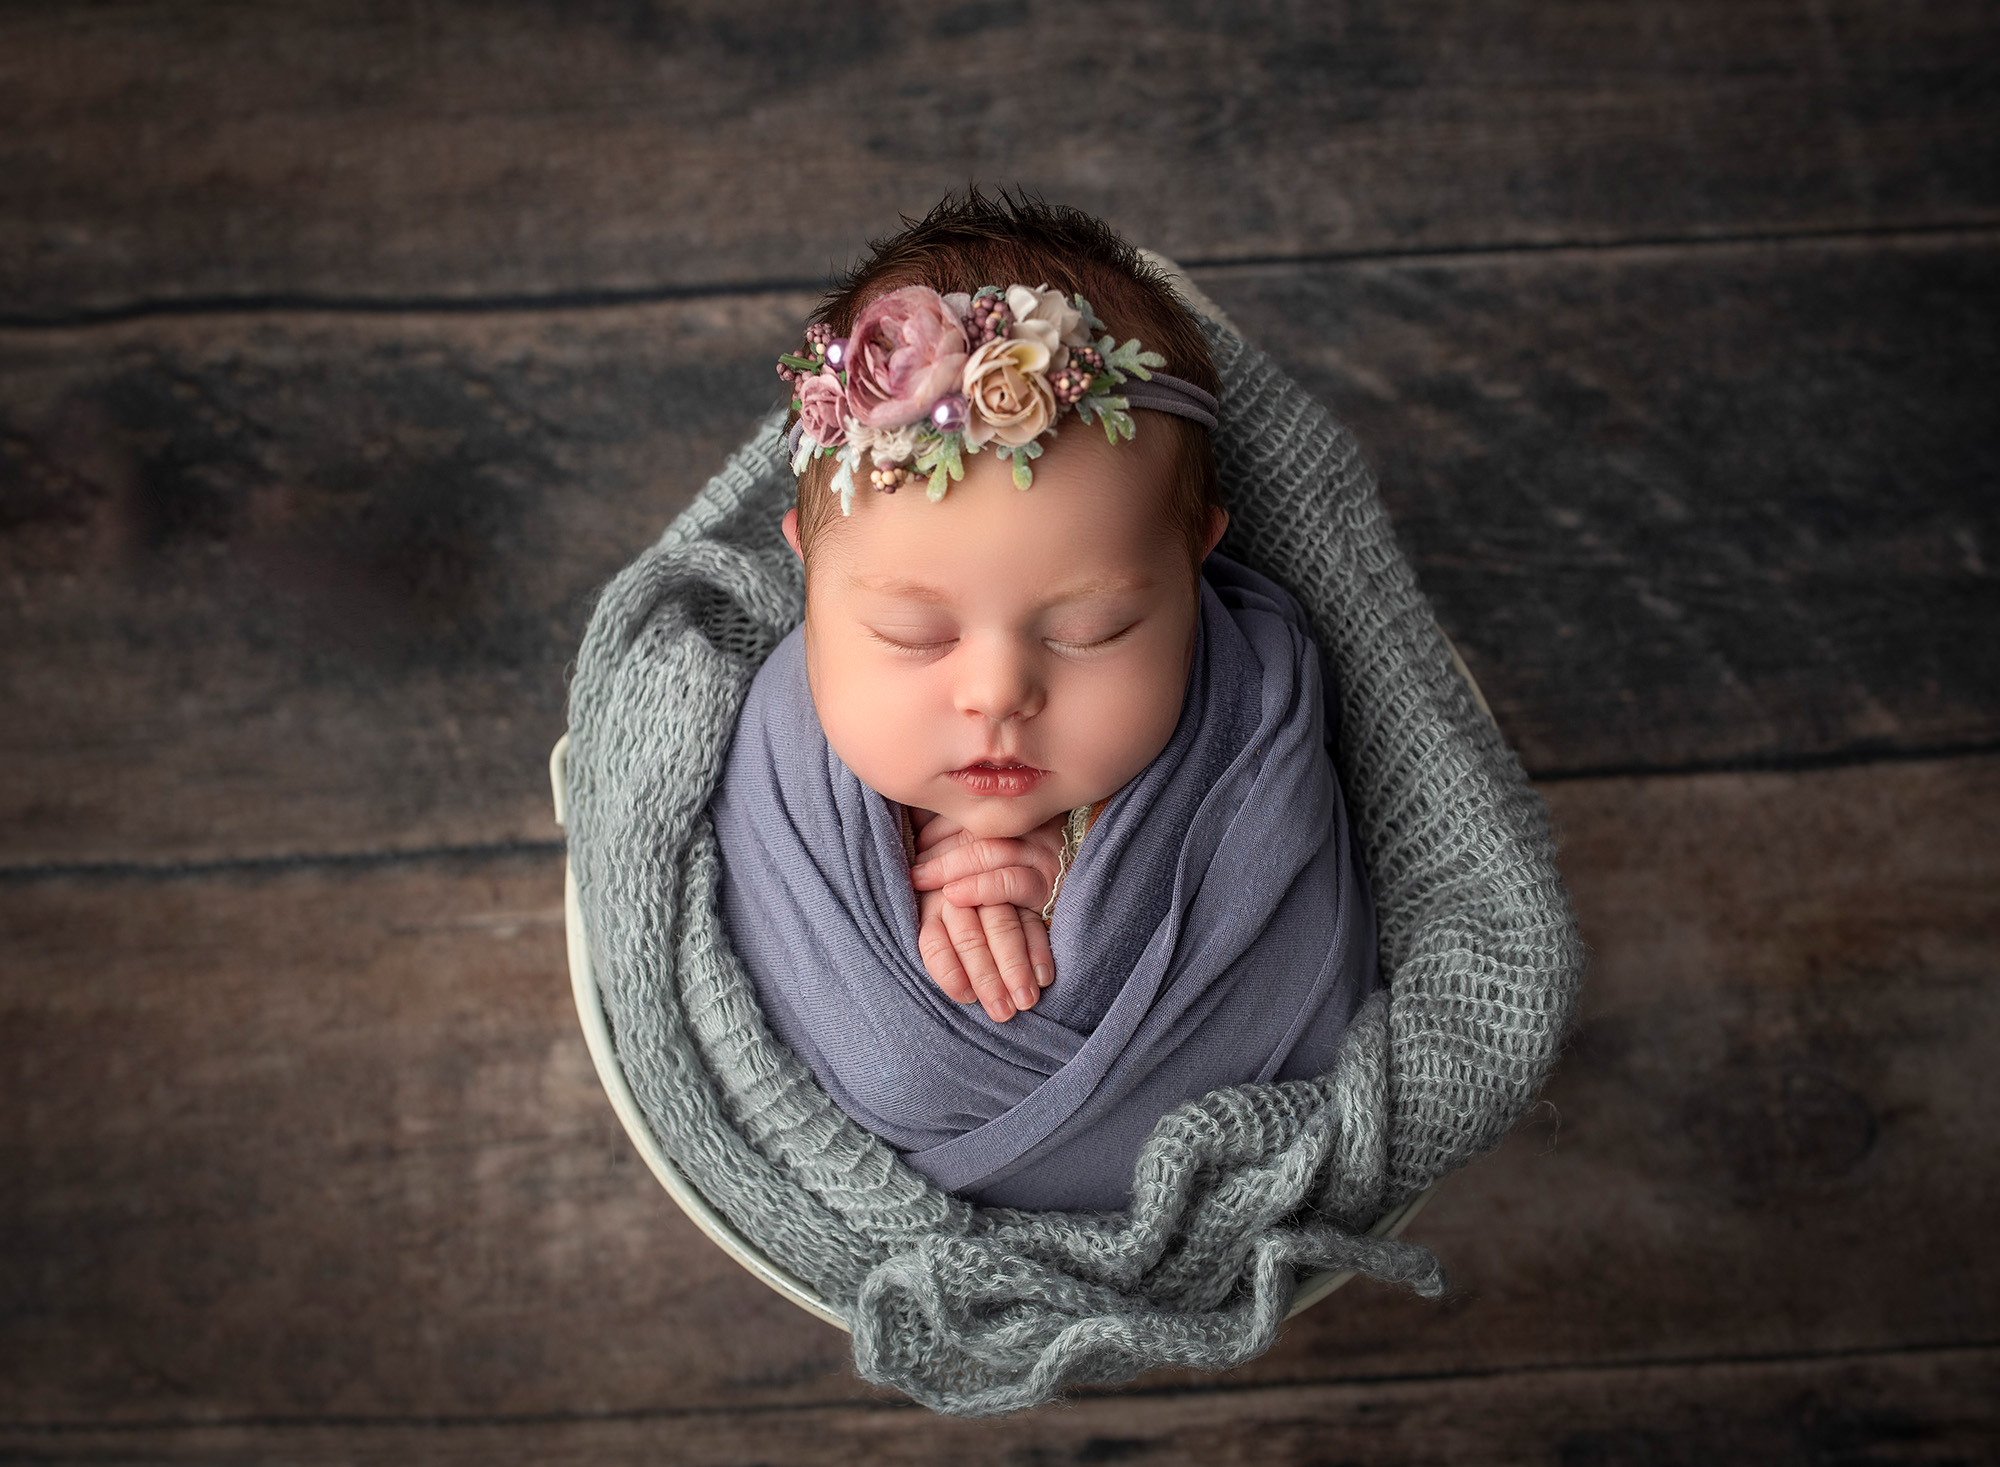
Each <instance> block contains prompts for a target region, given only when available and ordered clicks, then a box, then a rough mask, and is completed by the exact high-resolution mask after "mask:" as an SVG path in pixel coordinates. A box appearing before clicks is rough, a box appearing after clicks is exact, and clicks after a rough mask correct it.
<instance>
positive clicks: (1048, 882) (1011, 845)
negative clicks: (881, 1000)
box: [910, 816, 1062, 1024]
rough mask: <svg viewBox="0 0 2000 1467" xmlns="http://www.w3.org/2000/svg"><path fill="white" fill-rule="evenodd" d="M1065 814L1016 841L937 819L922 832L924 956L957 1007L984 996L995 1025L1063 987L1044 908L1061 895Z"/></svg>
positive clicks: (920, 934)
mask: <svg viewBox="0 0 2000 1467" xmlns="http://www.w3.org/2000/svg"><path fill="white" fill-rule="evenodd" d="M1061 850H1062V817H1060V816H1058V817H1056V818H1055V819H1054V820H1051V821H1050V822H1048V823H1047V824H1046V825H1043V826H1041V827H1039V828H1038V829H1036V830H1033V831H1030V832H1029V833H1028V834H1027V835H1026V836H1023V837H1021V838H1020V839H1018V840H975V839H973V838H972V837H971V836H970V835H968V834H967V833H966V832H965V831H964V830H963V829H962V828H960V827H958V826H957V825H956V824H955V823H954V822H952V821H949V820H947V819H945V817H943V816H932V817H931V819H930V820H929V822H928V823H927V824H926V825H925V826H924V827H923V829H922V830H921V831H920V832H919V834H918V860H917V865H916V867H915V868H914V869H913V870H912V871H911V873H910V884H911V885H912V886H914V887H915V888H916V889H917V891H918V897H917V918H918V928H917V950H918V951H919V952H920V953H921V954H922V955H923V960H924V969H925V971H926V972H928V973H929V974H930V975H931V979H932V981H933V982H935V983H936V984H937V985H938V987H939V988H940V989H942V990H943V991H944V993H945V996H946V997H948V998H950V999H951V1000H952V1001H953V1002H954V1003H971V1002H973V1001H974V999H975V998H976V999H977V1000H978V1001H979V1003H980V1004H981V1006H982V1007H984V1008H985V1010H986V1012H987V1014H988V1015H989V1016H990V1017H991V1018H992V1019H993V1020H994V1022H996V1023H1002V1024H1004V1023H1006V1022H1007V1020H1009V1019H1011V1018H1012V1017H1014V1015H1015V1013H1016V1012H1018V1011H1019V1010H1021V1009H1028V1008H1033V1007H1034V1005H1035V1002H1036V1000H1037V999H1038V998H1039V997H1040V996H1041V990H1042V989H1044V988H1046V987H1048V985H1049V984H1050V983H1052V982H1054V981H1055V957H1054V954H1053V953H1052V952H1051V951H1050V950H1049V934H1048V928H1047V927H1046V926H1045V925H1044V924H1043V922H1042V918H1041V909H1042V907H1043V906H1044V905H1046V903H1047V902H1048V897H1049V893H1050V891H1051V890H1053V889H1054V883H1055V876H1056V871H1057V868H1058V863H1059V861H1060V856H1061Z"/></svg>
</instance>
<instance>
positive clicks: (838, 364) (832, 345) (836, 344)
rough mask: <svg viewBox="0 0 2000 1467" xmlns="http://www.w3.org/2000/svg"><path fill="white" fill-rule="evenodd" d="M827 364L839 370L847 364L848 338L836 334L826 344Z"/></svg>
mask: <svg viewBox="0 0 2000 1467" xmlns="http://www.w3.org/2000/svg"><path fill="white" fill-rule="evenodd" d="M826 364H827V365H828V366H829V367H831V368H833V370H834V371H836V372H838V371H840V370H842V369H843V368H844V367H846V365H847V338H846V337H845V336H836V337H834V339H833V340H831V341H829V342H828V343H827V344H826Z"/></svg>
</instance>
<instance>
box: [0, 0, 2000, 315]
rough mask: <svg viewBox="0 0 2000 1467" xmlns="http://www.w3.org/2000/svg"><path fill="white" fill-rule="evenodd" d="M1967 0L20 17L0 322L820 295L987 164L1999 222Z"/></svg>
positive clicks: (1688, 216)
mask: <svg viewBox="0 0 2000 1467" xmlns="http://www.w3.org/2000/svg"><path fill="white" fill-rule="evenodd" d="M1995 53H1996V41H1995V36H1994V31H1993V26H1992V15H1991V11H1990V8H1989V7H1987V6H1986V5H1983V4H1981V3H1979V0H1938V3H1932V4H1927V5H1923V6H1912V5H1885V4H1879V3H1877V4H1861V3H1854V0H1822V3H1815V4H1810V5H1803V4H1796V3H1792V0H1708V3H1703V4H1684V5H1676V6H1671V7H1661V6H1655V5H1627V4H1619V3H1598V4H1589V5H1549V4H1541V3H1533V0H1511V3H1504V4H1493V3H1478V0H1424V3H1409V4H1403V5H1397V6H1375V5H1367V6H1353V7H1335V6H1326V5H1321V4H1316V3H1309V0H1302V3H1290V4H1272V5H1259V6H1256V7H1251V8H1248V9H1246V8H1245V7H1243V6H1241V5H1235V4H1227V3H1221V0H1183V3H1176V4H1170V5H1156V4H1144V5H1142V4H1131V3H1127V4H1104V5H1098V4H1092V5H1075V4H1058V3H1054V0H1037V3H1034V4H1028V3H1021V0H995V3H971V4H957V5H937V4H915V3H905V4H891V3H886V0H884V3H868V4H854V3H846V4H842V5H839V6H835V7H828V8H823V9H816V10H809V11H808V10H801V9H800V7H798V6H797V5H792V4H778V3H772V0H756V3H746V0H726V3H725V0H703V3H697V4H691V5H679V6H671V7H670V6H667V5H663V4H653V3H648V0H611V3H603V4H593V5H587V6H586V5H564V6H511V7H506V8H504V9H502V10H498V11H496V10H494V9H493V8H492V7H485V6H477V5H471V4H465V3H456V4H443V5H427V6H422V7H400V6H374V7H355V6H351V5H341V4H337V3H331V0H317V3H313V4H301V5H288V6H283V7H221V6H196V7H190V6H185V5H170V4H162V3H143V4H142V3H134V4H124V5H119V6H116V7H103V6H90V7H71V6H46V5H15V6H10V7H8V8H7V9H6V10H5V12H4V13H0V315H4V316H6V317H9V318H16V319H18V318H22V317H32V318H37V319H49V318H61V317H65V316H70V315H74V314H75V313H77V312H91V311H117V310H120V309H125V308H130V307H132V306H134V305H141V304H145V303H159V302H169V303H170V302H174V301H185V300H189V299H194V298H207V297H222V298H230V299H244V298H253V299H254V298H259V297H268V296H291V295H299V294H306V295H318V296H327V297H339V298H368V299H381V298H407V297H412V296H427V297H448V298H471V297H480V296H493V295H509V294H522V293H527V294H545V293H563V292H575V291H607V290H608V291H621V290H656V289H661V288H669V289H670V288H675V287H685V286H689V285H715V284H727V283H738V284H740V283H744V282H770V281H774V280H775V281H801V280H803V281H808V282H810V281H816V280H817V279H818V278H819V277H820V276H821V274H822V272H823V271H824V270H825V269H827V268H828V267H830V266H834V265H839V264H844V263H845V262H846V261H847V260H848V258H849V257H850V256H851V255H852V254H853V252H854V250H855V249H856V247H857V245H858V244H859V243H860V241H862V240H863V239H865V238H867V237H869V236H870V235H873V234H876V233H878V232H880V231H881V230H882V229H883V227H884V225H885V224H887V223H888V222H890V221H892V220H893V218H894V217H895V215H896V213H897V212H898V211H899V210H900V211H916V212H921V211H922V210H923V209H925V208H927V207H928V206H929V205H930V204H931V203H932V202H933V201H934V200H935V199H936V198H937V197H938V196H939V195H940V194H942V193H943V192H944V191H946V190H947V189H950V188H954V187H957V186H960V185H962V184H964V183H965V182H966V181H967V180H968V179H972V178H978V179H983V180H987V181H1011V182H1019V183H1023V184H1027V185H1030V186H1035V187H1039V188H1041V189H1043V190H1045V191H1046V192H1048V193H1049V194H1050V195H1051V196H1053V197H1061V198H1063V199H1066V200H1068V201H1071V202H1074V203H1077V204H1079V205H1081V206H1083V207H1086V208H1089V209H1091V210H1093V211H1096V212H1100V213H1102V214H1105V215H1106V216H1108V217H1110V218H1111V219H1113V220H1114V221H1115V222H1117V223H1118V224H1120V225H1121V226H1122V227H1124V228H1126V229H1127V230H1129V231H1130V232H1131V233H1132V234H1133V235H1134V236H1135V237H1136V238H1139V239H1142V240H1144V241H1146V242H1148V243H1150V244H1153V245H1154V246H1156V247H1157V248H1160V249H1164V250H1166V251H1168V252H1169V253H1173V254H1175V255H1178V256H1182V257H1185V258H1189V259H1194V260H1214V259H1237V260H1241V259H1249V258H1264V257H1271V256H1293V255H1299V254H1320V253H1326V252H1330V251H1369V250H1382V249H1437V248H1454V247H1458V246H1464V245H1492V244H1499V243H1547V242H1551V241H1603V240H1614V239H1626V240H1629V239H1634V238H1655V237H1660V236H1672V237H1677V238H1680V237H1689V236H1710V235H1715V234H1732V233H1739V234H1740V233H1746V232H1748V233H1759V232H1770V231H1776V232H1790V231H1799V230H1807V231H1813V230H1838V229H1855V228H1864V229H1865V228H1880V227H1884V226H1902V225H1912V224H1914V225H1921V226H1930V225H1936V224H1939V223H1967V222H1991V221H1993V220H1994V219H1995V218H1996V216H2000V132H1996V130H1995V129H1994V128H1993V127H1992V125H1991V123H1992V106H1991V101H1990V84H1991V78H1992V75H1993V70H1994V66H1995V59H1996V56H1995Z"/></svg>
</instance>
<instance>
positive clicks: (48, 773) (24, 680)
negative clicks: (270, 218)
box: [0, 295, 807, 863]
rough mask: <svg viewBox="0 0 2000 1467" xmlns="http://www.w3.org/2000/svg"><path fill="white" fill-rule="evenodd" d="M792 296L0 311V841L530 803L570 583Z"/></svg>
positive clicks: (601, 570) (631, 538)
mask: <svg viewBox="0 0 2000 1467" xmlns="http://www.w3.org/2000/svg"><path fill="white" fill-rule="evenodd" d="M806 307H807V298H805V297H803V296H783V295H777V296H759V297H756V298H754V299H725V300H712V301H701V302H682V303H676V304H673V305H671V306H665V307H653V308H637V309H628V310H623V311H619V312H617V313H614V314H612V315H609V316H605V315H602V314H597V313H590V312H580V313H556V314H553V315H547V316H534V317H519V318H517V317H507V316H500V317H491V318H483V319H478V320H466V319H462V318H442V319H440V318H424V319H418V320H410V319H402V320H395V321H381V320H356V319H353V318H326V317H310V316H308V317H296V316H294V317H287V318H286V319H285V320H283V321H282V322H275V321H259V320H244V319H240V318H233V317H224V318H212V319H204V320H201V321H184V322H175V323H172V324H171V325H145V326H129V327H117V328H106V329H100V330H96V331H87V332H80V333H57V334H54V335H51V336H47V337H42V336H36V335H33V334H29V335H25V336H23V335H15V336H12V337H8V338H6V339H5V340H0V404H4V405H0V505H4V506H5V509H6V514H5V517H4V524H0V567H4V570H5V580H4V584H0V606H4V608H5V610H4V612H3V613H0V615H4V617H5V619H6V625H7V635H6V637H5V639H4V645H3V646H0V690H4V691H0V696H3V697H4V700H5V702H6V704H7V706H8V707H9V708H10V709H13V710H19V716H17V717H15V718H11V719H9V720H8V721H7V723H6V725H5V726H4V728H0V767H4V770H5V772H4V774H0V787H4V794H0V825H4V826H5V828H6V831H7V834H6V836H5V837H4V838H0V845H4V849H5V851H6V856H7V859H8V860H9V861H10V862H12V863H32V862H37V861H78V860H82V861H92V860H98V861H102V860H135V859H138V860H144V859H152V860H168V861H188V860H197V861H199V860H215V859H226V858H229V857H235V856H244V855H250V856H270V855H286V854H291V853H296V852H301V851H304V852H321V853H324V852H331V851H355V850H362V851H368V850H376V849H390V848H396V849H407V848H409V847H412V846H435V845H446V846H451V845H462V844H472V843H479V842H491V841H522V840H530V841H534V840H539V841H548V840H550V839H552V838H554V837H555V835H556V834H557V832H556V830H555V827H554V825H553V823H552V821H551V819H550V812H549V803H548V780H547V775H546V773H545V766H546V761H547V758H548V751H549V748H550V746H551V745H553V744H554V742H555V740H556V739H557V737H558V736H559V735H560V734H561V733H562V730H563V725H564V695H565V669H566V667H567V666H568V663H569V661H570V659H571V658H572V657H573V655H574V653H575V650H576V647H577V644H578V642H579V641H580V640H581V638H582V633H583V627H584V623H585V621H586V619H587V617H588V614H589V609H590V604H591V601H592V598H593V597H594V596H595V594H596V591H597V589H598V587H599V586H601V585H602V584H603V582H604V581H606V580H607V579H609V578H610V576H611V575H612V574H613V573H614V572H615V571H616V570H617V569H618V568H619V567H620V566H621V565H623V564H624V563H625V562H626V561H627V560H629V559H630V558H631V557H632V556H633V555H634V554H636V553H637V551H638V550H639V548H640V547H642V546H643V545H645V544H647V543H649V542H650V541H651V540H652V539H653V537H654V536H656V535H657V534H658V533H659V532H660V530H661V529H662V528H664V527H665V525H666V524H667V522H668V521H669V520H671V519H672V518H673V516H674V514H675V513H676V512H678V511H679V510H680V508H681V507H682V506H683V505H685V504H686V502H687V501H688V499H689V498H690V497H692V495H693V493H694V491H695V490H696V489H697V488H698V487H699V486H700V485H701V483H702V482H703V481H704V480H705V479H706V478H707V477H708V476H709V475H710V474H712V473H714V472H715V471H716V470H717V469H719V468H720V467H721V465H722V461H723V458H724V456H725V455H726V454H727V453H728V452H729V451H730V450H731V449H733V448H734V447H735V446H736V445H737V443H738V442H739V441H740V440H741V439H742V438H744V437H747V436H748V434H749V432H750V430H751V428H752V427H753V426H754V423H755V421H756V419H757V418H758V417H759V416H760V415H761V414H762V413H763V412H765V411H767V410H768V409H769V408H770V407H771V406H773V405H774V404H775V402H776V401H777V400H778V396H779V391H778V389H779V387H780V384H779V383H778V381H777V379H776V378H775V376H773V375H772V368H771V363H770V360H769V359H770V358H772V357H774V356H775V354H776V353H777V352H779V351H781V350H783V349H784V347H785V345H786V344H787V342H788V340H789V337H790V335H791V334H792V333H795V332H796V331H797V329H798V327H797V322H798V320H799V318H800V317H801V315H802V314H803V313H804V311H805V309H806Z"/></svg>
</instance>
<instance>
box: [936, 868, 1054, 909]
mask: <svg viewBox="0 0 2000 1467" xmlns="http://www.w3.org/2000/svg"><path fill="white" fill-rule="evenodd" d="M1049 889H1050V882H1049V878H1048V877H1047V876H1045V875H1043V874H1042V873H1041V872H1040V871H1038V870H1036V869H1035V868H1034V867H1032V866H1009V867H1007V868H1006V869H1005V870H1002V871H982V872H980V873H979V874H978V875H977V876H967V877H964V878H962V879H961V880H958V881H954V882H951V883H949V884H948V885H946V886H945V888H944V899H945V900H946V901H948V902H950V903H951V904H952V905H953V906H956V907H1027V908H1028V909H1029V910H1031V911H1036V912H1039V911H1041V909H1042V908H1043V907H1045V906H1047V905H1048V901H1049Z"/></svg>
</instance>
